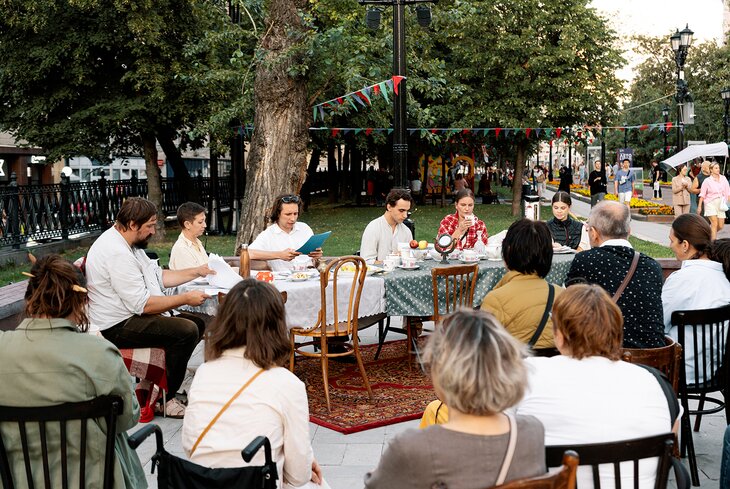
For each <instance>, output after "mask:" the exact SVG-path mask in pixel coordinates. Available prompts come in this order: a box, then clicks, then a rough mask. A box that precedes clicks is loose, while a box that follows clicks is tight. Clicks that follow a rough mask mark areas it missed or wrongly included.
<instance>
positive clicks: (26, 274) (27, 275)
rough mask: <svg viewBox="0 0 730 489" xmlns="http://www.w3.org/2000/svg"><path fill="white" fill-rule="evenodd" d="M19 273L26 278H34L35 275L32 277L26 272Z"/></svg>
mask: <svg viewBox="0 0 730 489" xmlns="http://www.w3.org/2000/svg"><path fill="white" fill-rule="evenodd" d="M20 273H22V274H23V275H25V276H26V277H30V278H35V275H33V274H32V273H28V272H20Z"/></svg>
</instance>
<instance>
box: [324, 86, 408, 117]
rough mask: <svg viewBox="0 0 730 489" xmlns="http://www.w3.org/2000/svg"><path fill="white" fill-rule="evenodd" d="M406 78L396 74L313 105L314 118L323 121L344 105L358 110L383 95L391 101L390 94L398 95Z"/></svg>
mask: <svg viewBox="0 0 730 489" xmlns="http://www.w3.org/2000/svg"><path fill="white" fill-rule="evenodd" d="M405 79H406V77H404V76H397V75H396V76H393V77H391V78H390V79H389V80H384V81H381V82H379V83H374V84H373V85H369V86H367V87H363V88H361V89H360V90H357V91H355V92H350V93H346V94H345V95H342V96H339V97H336V98H333V99H331V100H327V101H326V102H322V103H321V104H317V105H315V106H313V107H312V120H313V121H315V122H316V121H317V117H319V119H320V120H322V121H323V120H324V118H325V115H331V114H333V113H339V112H342V111H343V107H344V110H350V109H351V108H352V109H355V111H356V112H357V111H358V105H360V106H361V107H367V106H370V105H372V104H373V99H375V98H376V97H378V96H380V97H383V98H384V99H385V101H386V103H390V98H389V94H391V93H394V94H395V95H398V86H399V85H400V82H401V81H403V80H405Z"/></svg>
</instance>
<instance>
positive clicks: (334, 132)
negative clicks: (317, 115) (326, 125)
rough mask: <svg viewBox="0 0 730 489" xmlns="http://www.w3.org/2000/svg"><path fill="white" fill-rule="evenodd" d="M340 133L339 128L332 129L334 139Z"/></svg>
mask: <svg viewBox="0 0 730 489" xmlns="http://www.w3.org/2000/svg"><path fill="white" fill-rule="evenodd" d="M339 132H340V130H339V129H338V128H334V129H332V137H335V136H337V134H338V133H339Z"/></svg>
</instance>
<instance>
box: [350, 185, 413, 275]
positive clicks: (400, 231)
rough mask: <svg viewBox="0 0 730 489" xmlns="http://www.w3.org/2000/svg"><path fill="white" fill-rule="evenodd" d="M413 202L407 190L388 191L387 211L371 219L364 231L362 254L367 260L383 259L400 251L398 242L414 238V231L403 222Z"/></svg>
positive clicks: (386, 199)
mask: <svg viewBox="0 0 730 489" xmlns="http://www.w3.org/2000/svg"><path fill="white" fill-rule="evenodd" d="M412 202H413V198H412V197H411V194H410V192H408V191H407V190H404V189H400V188H396V189H393V190H391V191H390V192H388V196H387V197H386V198H385V213H384V214H383V215H382V216H380V217H378V218H377V219H374V220H372V221H370V223H369V224H368V225H367V227H366V228H365V231H363V233H362V240H361V242H360V256H361V257H362V258H363V259H365V261H367V262H368V263H372V262H374V261H383V260H385V258H386V257H387V256H388V255H389V254H390V253H391V252H392V251H396V252H397V251H398V243H408V242H410V241H411V240H412V239H413V233H411V230H410V229H408V226H406V225H405V224H403V221H405V220H406V219H407V218H408V211H409V210H411V204H412Z"/></svg>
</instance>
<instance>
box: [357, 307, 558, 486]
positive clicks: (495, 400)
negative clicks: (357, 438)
mask: <svg viewBox="0 0 730 489" xmlns="http://www.w3.org/2000/svg"><path fill="white" fill-rule="evenodd" d="M523 355H524V348H523V346H522V345H521V344H520V343H519V342H518V341H516V340H515V339H514V338H512V337H511V336H510V335H509V334H507V332H506V331H505V330H504V328H502V326H501V325H500V324H499V322H497V320H496V319H495V318H494V316H492V315H491V314H488V313H485V312H482V311H467V310H462V311H458V312H456V313H454V314H452V315H450V316H448V317H447V318H446V319H444V321H443V323H442V324H441V325H440V327H438V328H436V331H435V332H434V334H432V335H431V337H430V339H429V341H428V343H427V344H426V349H425V352H424V359H425V361H426V363H427V364H428V365H429V367H430V370H431V378H432V380H433V386H434V390H435V391H436V395H437V396H438V397H439V398H440V399H442V400H443V401H444V402H445V403H446V404H448V406H449V420H448V422H447V423H445V424H439V425H433V426H429V427H428V428H425V429H422V430H406V431H404V432H402V433H401V434H399V435H398V436H396V437H395V438H394V439H393V440H392V441H391V442H390V444H389V445H388V448H387V449H386V450H385V453H383V456H382V457H381V459H380V462H379V464H378V467H377V468H376V469H375V470H374V471H373V472H372V473H369V474H367V475H366V476H365V487H366V488H368V489H384V488H388V489H390V488H392V489H408V488H413V489H422V488H425V487H426V488H428V487H431V488H434V487H448V488H449V489H483V488H485V487H491V486H492V485H495V484H499V483H501V482H506V481H510V480H514V479H518V478H522V477H533V476H537V475H540V474H544V473H545V451H544V450H545V449H544V446H543V436H544V434H543V428H542V425H541V424H540V422H539V421H538V420H537V419H535V418H534V417H533V416H524V415H522V414H519V415H517V416H513V415H511V414H509V415H507V414H505V413H504V411H505V410H508V409H510V408H511V407H512V406H514V405H515V404H516V403H517V402H519V400H520V399H521V398H522V396H523V394H524V391H525V387H526V380H527V371H526V369H525V364H524V361H523V360H522V356H523ZM511 437H516V445H515V448H514V456H513V458H512V459H511V463H510V461H509V460H505V459H509V457H506V456H505V454H506V452H507V450H508V443H509V441H510V438H511ZM503 462H506V463H504V465H503ZM503 466H506V467H507V468H506V477H504V479H503V480H502V481H498V475H499V474H500V472H501V471H502V468H503Z"/></svg>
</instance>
